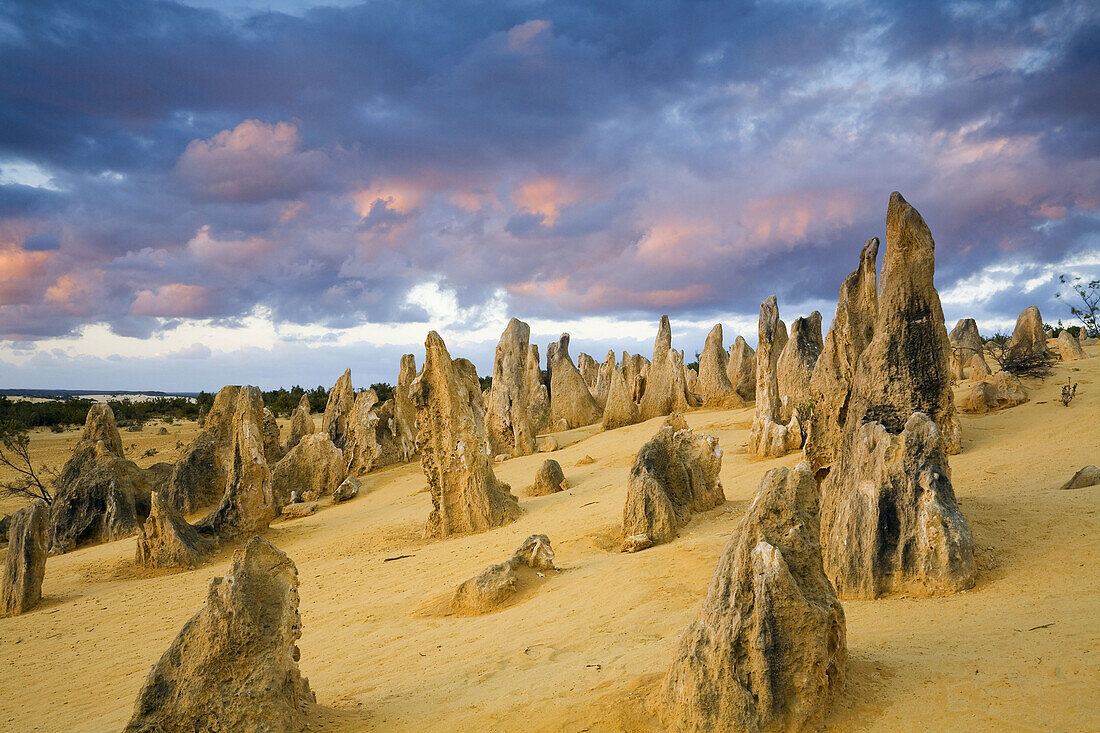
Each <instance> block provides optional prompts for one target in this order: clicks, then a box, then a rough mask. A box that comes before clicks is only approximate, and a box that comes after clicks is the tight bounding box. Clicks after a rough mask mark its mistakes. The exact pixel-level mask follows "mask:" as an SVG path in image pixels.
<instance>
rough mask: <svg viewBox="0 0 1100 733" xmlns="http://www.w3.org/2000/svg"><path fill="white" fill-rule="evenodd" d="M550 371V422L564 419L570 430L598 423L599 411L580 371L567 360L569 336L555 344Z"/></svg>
mask: <svg viewBox="0 0 1100 733" xmlns="http://www.w3.org/2000/svg"><path fill="white" fill-rule="evenodd" d="M551 364H552V367H551V372H550V421H551V423H552V424H554V425H557V424H558V423H559V421H561V420H564V421H565V423H566V424H567V425H568V427H569V428H579V427H581V426H584V425H591V424H592V423H594V422H599V420H600V415H601V412H602V411H601V410H600V406H599V405H598V404H596V400H595V399H594V398H593V397H592V393H591V392H590V391H589V389H588V384H587V383H586V382H585V380H584V377H583V376H582V375H581V373H580V370H578V369H577V366H576V365H575V364H574V363H573V360H572V359H571V358H570V357H569V334H567V333H563V334H562V335H561V338H560V339H558V342H557V343H556V344H554V348H553V356H552V358H551Z"/></svg>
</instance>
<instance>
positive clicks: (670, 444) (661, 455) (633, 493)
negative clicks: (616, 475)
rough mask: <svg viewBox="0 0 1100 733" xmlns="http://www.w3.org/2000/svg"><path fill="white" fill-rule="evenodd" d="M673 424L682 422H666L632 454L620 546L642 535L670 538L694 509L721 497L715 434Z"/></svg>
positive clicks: (634, 545)
mask: <svg viewBox="0 0 1100 733" xmlns="http://www.w3.org/2000/svg"><path fill="white" fill-rule="evenodd" d="M682 419H683V418H682V416H680V420H681V421H682ZM677 424H679V425H684V426H686V423H683V422H679V423H674V424H673V425H667V424H666V425H665V426H663V427H662V428H661V429H660V430H659V431H657V434H656V435H654V436H653V438H652V439H651V440H650V441H649V442H648V443H646V444H645V445H643V446H642V448H641V450H639V451H638V454H637V455H636V456H635V457H634V464H633V465H632V466H631V468H630V479H629V483H628V484H627V489H626V504H625V505H624V506H623V527H622V534H623V538H624V542H623V548H622V549H623V550H624V551H630V550H633V549H635V548H637V547H638V545H639V541H638V539H639V538H642V537H644V538H647V539H648V541H649V544H660V543H662V542H669V541H670V540H672V539H673V538H675V537H676V535H677V533H678V531H679V528H680V527H681V526H683V525H684V524H685V523H686V522H687V521H688V520H689V519H690V518H691V515H692V514H693V513H695V512H704V511H707V510H708V509H713V508H714V507H716V506H718V505H720V504H721V503H722V502H723V501H725V499H726V497H725V494H724V493H723V491H722V480H721V479H720V478H719V477H718V473H719V471H720V470H721V469H722V450H721V448H719V447H718V439H717V438H715V437H713V436H710V435H707V434H705V433H696V432H694V431H692V430H691V429H689V428H687V427H682V428H680V429H677V427H676V425H677ZM647 546H648V545H647Z"/></svg>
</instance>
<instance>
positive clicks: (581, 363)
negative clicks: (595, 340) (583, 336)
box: [577, 351, 600, 392]
mask: <svg viewBox="0 0 1100 733" xmlns="http://www.w3.org/2000/svg"><path fill="white" fill-rule="evenodd" d="M577 371H579V372H580V373H581V376H582V377H584V383H585V384H586V385H588V391H589V392H593V391H594V390H595V389H596V382H597V380H599V378H600V365H599V364H597V363H596V360H595V359H593V358H592V357H591V356H589V355H588V354H586V353H584V352H583V351H582V352H581V353H579V354H577Z"/></svg>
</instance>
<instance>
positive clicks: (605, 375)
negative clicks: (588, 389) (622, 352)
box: [592, 351, 618, 410]
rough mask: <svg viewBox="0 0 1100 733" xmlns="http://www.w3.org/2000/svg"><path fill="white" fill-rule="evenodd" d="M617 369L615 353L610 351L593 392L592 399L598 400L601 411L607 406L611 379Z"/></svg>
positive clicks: (597, 375)
mask: <svg viewBox="0 0 1100 733" xmlns="http://www.w3.org/2000/svg"><path fill="white" fill-rule="evenodd" d="M617 368H618V367H617V365H616V364H615V352H614V351H608V352H607V356H606V357H604V360H603V363H602V364H600V368H599V371H598V372H597V373H596V387H595V388H594V389H593V390H592V398H593V399H594V400H596V404H597V405H599V406H600V409H601V410H602V409H604V408H605V407H606V406H607V393H608V391H609V390H610V389H611V377H612V375H613V374H614V373H615V370H616V369H617Z"/></svg>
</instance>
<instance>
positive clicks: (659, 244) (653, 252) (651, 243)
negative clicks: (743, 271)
mask: <svg viewBox="0 0 1100 733" xmlns="http://www.w3.org/2000/svg"><path fill="white" fill-rule="evenodd" d="M721 238H722V231H721V228H720V227H719V226H718V224H716V223H715V222H713V221H705V220H694V221H688V220H684V219H668V220H665V221H659V222H658V223H656V224H653V225H651V226H650V227H649V229H648V230H647V231H646V233H645V234H643V235H642V238H641V239H640V240H639V241H638V259H640V260H641V261H643V262H646V263H648V264H650V265H660V266H662V267H674V268H683V267H698V266H699V265H700V264H701V260H705V259H706V257H707V255H710V254H712V253H714V252H715V251H717V250H718V248H719V246H720V240H721Z"/></svg>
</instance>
